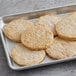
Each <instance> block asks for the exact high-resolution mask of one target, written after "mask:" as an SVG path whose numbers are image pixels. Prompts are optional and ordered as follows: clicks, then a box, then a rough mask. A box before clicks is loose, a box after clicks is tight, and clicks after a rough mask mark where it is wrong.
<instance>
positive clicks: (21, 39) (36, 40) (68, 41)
mask: <svg viewBox="0 0 76 76" xmlns="http://www.w3.org/2000/svg"><path fill="white" fill-rule="evenodd" d="M75 17H76V13H72V14H69V15H68V16H67V17H65V18H63V19H62V18H61V17H59V16H57V15H45V16H41V17H40V18H38V19H37V21H36V23H35V24H34V23H32V22H30V21H29V20H25V19H16V20H12V21H11V22H9V23H8V24H7V25H5V26H4V28H3V32H4V34H5V35H6V36H7V37H8V38H9V39H10V40H12V41H15V42H17V44H16V45H15V46H14V48H13V49H12V52H11V58H12V60H13V61H14V62H16V63H17V64H18V65H22V66H29V65H34V64H39V63H40V62H42V61H43V60H44V59H45V56H46V53H47V55H48V56H49V57H51V58H53V59H63V58H67V57H72V56H74V55H76V41H75V40H76V37H75V36H76V32H75V28H76V20H75V19H76V18H75ZM73 40H74V41H73Z"/></svg>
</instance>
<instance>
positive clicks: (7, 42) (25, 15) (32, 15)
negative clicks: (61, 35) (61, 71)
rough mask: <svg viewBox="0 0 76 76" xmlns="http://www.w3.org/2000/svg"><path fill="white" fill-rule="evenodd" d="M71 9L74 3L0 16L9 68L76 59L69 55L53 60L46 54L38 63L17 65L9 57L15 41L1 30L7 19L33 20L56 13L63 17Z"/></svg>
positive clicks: (19, 68)
mask: <svg viewBox="0 0 76 76" xmlns="http://www.w3.org/2000/svg"><path fill="white" fill-rule="evenodd" d="M73 11H76V5H72V6H65V7H59V8H54V9H47V10H40V11H35V12H30V13H23V14H17V15H10V16H6V17H1V18H0V36H1V39H2V42H3V46H4V49H5V54H6V57H7V61H8V64H9V66H10V68H11V69H13V70H23V69H30V68H35V67H40V66H45V65H50V64H55V63H60V62H64V61H68V60H73V59H76V56H74V57H69V58H66V59H60V60H53V59H51V58H49V57H48V56H46V57H45V60H44V61H43V62H42V63H40V64H37V65H32V66H18V65H17V64H15V63H14V62H13V61H12V59H11V58H10V53H11V50H12V48H13V47H14V45H15V44H16V43H15V42H13V41H11V40H9V39H7V38H6V37H5V36H4V34H3V32H2V29H3V26H5V25H6V24H7V23H8V22H9V21H11V20H13V19H17V18H24V19H29V20H31V21H33V22H35V20H36V19H37V18H38V17H40V16H42V15H45V14H53V13H56V14H58V15H60V16H61V17H64V16H65V15H67V14H68V13H70V12H73Z"/></svg>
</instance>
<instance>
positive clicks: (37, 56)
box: [11, 44, 46, 66]
mask: <svg viewBox="0 0 76 76" xmlns="http://www.w3.org/2000/svg"><path fill="white" fill-rule="evenodd" d="M45 56H46V54H45V51H44V50H41V51H31V50H30V49H27V48H26V47H24V46H23V45H22V44H17V45H15V47H14V48H13V50H12V52H11V58H12V59H13V61H14V62H15V63H16V64H18V65H21V66H30V65H34V64H39V63H41V62H42V61H43V60H44V58H45Z"/></svg>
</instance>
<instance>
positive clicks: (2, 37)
mask: <svg viewBox="0 0 76 76" xmlns="http://www.w3.org/2000/svg"><path fill="white" fill-rule="evenodd" d="M72 6H75V7H76V5H72ZM64 7H71V6H64ZM64 7H59V8H64ZM53 9H56V8H53ZM57 9H58V7H57ZM47 10H51V9H47ZM47 10H38V11H34V12H39V11H47ZM28 13H29V14H30V13H33V12H28ZM28 13H21V15H22V14H28ZM16 15H20V14H14V15H8V16H9V17H10V16H16ZM8 16H4V17H8ZM4 17H0V19H3V18H4ZM0 36H1V39H2V44H3V47H4V51H5V54H6V57H7V62H8V65H9V67H10V68H11V69H13V70H24V69H31V68H37V67H42V66H47V65H51V64H56V63H61V62H65V61H70V60H75V59H76V57H69V58H66V59H60V60H55V61H52V62H48V63H42V64H37V65H33V66H24V67H14V66H13V65H12V63H11V60H10V56H9V54H8V52H7V50H8V48H6V43H5V39H4V35H3V32H2V29H1V28H0Z"/></svg>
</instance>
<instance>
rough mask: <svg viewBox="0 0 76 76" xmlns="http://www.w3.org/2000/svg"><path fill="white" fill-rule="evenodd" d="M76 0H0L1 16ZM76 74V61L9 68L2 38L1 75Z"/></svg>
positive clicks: (74, 75)
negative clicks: (43, 65) (27, 68)
mask: <svg viewBox="0 0 76 76" xmlns="http://www.w3.org/2000/svg"><path fill="white" fill-rule="evenodd" d="M75 3H76V0H0V16H4V15H9V14H16V13H23V12H29V11H33V10H39V9H45V8H46V9H47V8H54V7H56V6H64V5H67V4H69V5H71V4H75ZM67 75H68V76H76V61H75V60H73V61H69V62H65V63H60V64H54V65H50V66H46V67H41V68H35V69H30V70H23V71H13V70H11V69H10V68H9V66H8V64H7V60H6V56H5V53H4V49H3V46H2V42H1V39H0V76H67Z"/></svg>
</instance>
